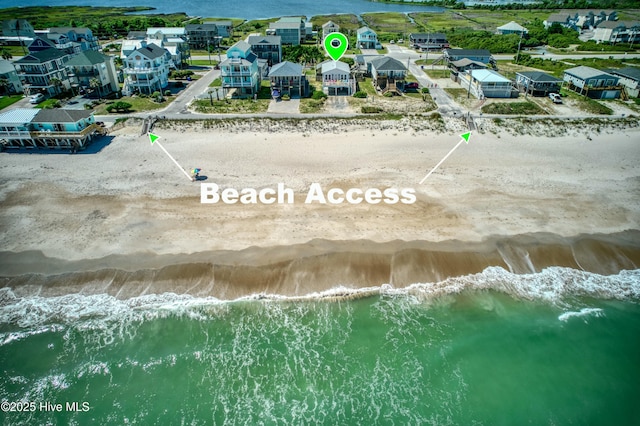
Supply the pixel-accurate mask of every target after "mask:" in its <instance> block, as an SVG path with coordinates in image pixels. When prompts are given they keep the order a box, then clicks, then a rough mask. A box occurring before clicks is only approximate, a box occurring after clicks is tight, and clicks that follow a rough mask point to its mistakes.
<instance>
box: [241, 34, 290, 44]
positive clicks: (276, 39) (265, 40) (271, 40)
mask: <svg viewBox="0 0 640 426" xmlns="http://www.w3.org/2000/svg"><path fill="white" fill-rule="evenodd" d="M247 42H248V43H249V44H250V45H251V46H256V45H258V44H282V37H280V36H278V35H275V36H263V35H253V36H249V37H247Z"/></svg>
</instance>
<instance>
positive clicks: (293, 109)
mask: <svg viewBox="0 0 640 426" xmlns="http://www.w3.org/2000/svg"><path fill="white" fill-rule="evenodd" d="M267 112H272V113H276V114H299V113H300V99H299V98H297V99H291V100H289V101H281V100H278V101H276V100H273V99H272V100H271V103H269V109H267Z"/></svg>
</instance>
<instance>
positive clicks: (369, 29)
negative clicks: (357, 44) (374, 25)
mask: <svg viewBox="0 0 640 426" xmlns="http://www.w3.org/2000/svg"><path fill="white" fill-rule="evenodd" d="M369 31H370V32H372V33H374V34H376V32H375V31H373V30H372V29H371V28H369V27H362V28H358V31H357V32H358V34H362V33H366V32H369Z"/></svg>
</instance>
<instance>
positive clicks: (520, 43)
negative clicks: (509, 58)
mask: <svg viewBox="0 0 640 426" xmlns="http://www.w3.org/2000/svg"><path fill="white" fill-rule="evenodd" d="M523 34H524V31H520V41H518V53H517V54H516V64H517V63H518V61H519V60H520V46H521V45H522V35H523Z"/></svg>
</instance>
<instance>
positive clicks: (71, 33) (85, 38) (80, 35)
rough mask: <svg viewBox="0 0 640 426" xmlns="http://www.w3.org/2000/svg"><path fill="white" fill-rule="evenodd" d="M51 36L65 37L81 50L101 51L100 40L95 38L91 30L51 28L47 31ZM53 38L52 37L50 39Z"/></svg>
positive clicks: (83, 28) (84, 28) (82, 28)
mask: <svg viewBox="0 0 640 426" xmlns="http://www.w3.org/2000/svg"><path fill="white" fill-rule="evenodd" d="M47 33H48V35H49V36H51V35H55V34H60V35H64V36H65V38H66V39H67V40H69V42H71V43H72V45H74V47H75V46H77V47H79V50H81V51H84V50H100V44H99V43H98V38H97V37H94V35H93V32H92V31H91V29H89V28H86V27H51V28H49V29H48V30H47ZM49 38H51V37H49Z"/></svg>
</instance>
